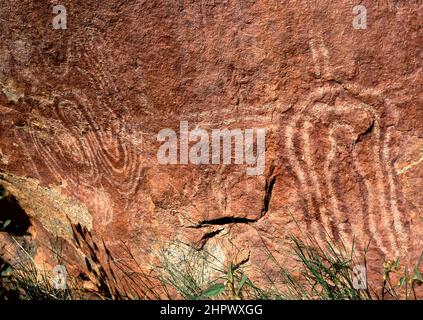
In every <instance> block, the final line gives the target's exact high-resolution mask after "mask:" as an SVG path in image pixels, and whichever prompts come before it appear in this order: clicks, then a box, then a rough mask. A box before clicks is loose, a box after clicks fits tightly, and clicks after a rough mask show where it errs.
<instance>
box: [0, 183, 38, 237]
mask: <svg viewBox="0 0 423 320" xmlns="http://www.w3.org/2000/svg"><path fill="white" fill-rule="evenodd" d="M30 226H31V221H30V219H29V216H28V215H27V214H26V212H25V210H24V209H22V207H21V206H20V205H19V202H18V200H16V198H15V197H14V196H13V195H11V194H8V192H7V191H6V190H5V189H4V188H3V187H2V186H0V232H7V233H9V234H11V235H14V236H24V235H28V234H29V233H28V229H29V227H30Z"/></svg>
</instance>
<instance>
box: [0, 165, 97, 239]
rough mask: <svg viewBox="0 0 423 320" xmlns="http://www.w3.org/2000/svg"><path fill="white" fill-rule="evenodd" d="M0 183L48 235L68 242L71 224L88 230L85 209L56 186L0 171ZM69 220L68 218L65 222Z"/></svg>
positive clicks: (88, 224) (87, 213) (70, 237)
mask: <svg viewBox="0 0 423 320" xmlns="http://www.w3.org/2000/svg"><path fill="white" fill-rule="evenodd" d="M0 184H1V185H3V186H4V187H5V188H6V189H7V190H8V192H9V193H10V194H12V195H13V196H14V197H15V198H16V199H17V200H18V202H19V205H20V206H21V207H22V208H23V209H24V210H25V212H26V214H27V215H28V216H29V217H30V218H33V219H37V220H38V221H40V223H41V224H42V225H43V227H44V228H46V229H47V230H48V231H49V232H51V233H52V234H54V235H56V236H59V237H62V238H64V239H67V240H70V239H72V237H73V235H72V228H71V225H70V223H69V220H70V221H71V222H72V223H73V224H77V223H79V224H81V225H82V226H84V227H86V228H87V229H88V230H91V229H92V217H91V214H90V213H89V212H88V209H87V208H86V207H85V206H84V205H82V204H80V203H78V202H77V201H76V200H74V199H72V198H70V197H68V196H66V195H65V194H64V193H63V192H62V189H61V187H60V186H51V187H43V186H41V185H40V184H39V182H38V181H37V180H36V179H32V178H26V177H19V176H15V175H13V174H8V173H4V172H0ZM68 218H69V219H68Z"/></svg>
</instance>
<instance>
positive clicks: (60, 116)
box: [0, 0, 423, 278]
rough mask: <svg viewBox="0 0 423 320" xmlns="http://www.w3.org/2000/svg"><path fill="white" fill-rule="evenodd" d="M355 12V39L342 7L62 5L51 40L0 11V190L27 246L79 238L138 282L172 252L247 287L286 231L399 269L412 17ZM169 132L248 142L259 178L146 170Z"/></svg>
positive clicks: (417, 215) (418, 54)
mask: <svg viewBox="0 0 423 320" xmlns="http://www.w3.org/2000/svg"><path fill="white" fill-rule="evenodd" d="M361 4H363V5H365V6H366V8H367V13H368V25H367V29H366V30H355V29H354V28H353V25H352V21H353V18H354V14H353V13H352V8H353V6H354V5H355V4H354V2H352V1H341V0H337V1H333V0H332V1H323V0H316V1H313V4H311V2H308V1H276V0H274V1H273V0H269V1H249V0H248V1H247V0H246V1H225V0H207V1H201V2H199V1H186V0H178V1H130V2H119V1H114V0H107V1H100V2H98V1H84V2H83V3H80V2H78V1H73V0H69V1H63V5H65V6H66V7H67V11H68V28H67V29H66V30H55V29H53V28H52V19H53V18H54V16H55V15H54V14H53V13H52V6H53V4H52V3H51V2H50V1H36V2H33V1H19V2H16V1H5V2H3V4H2V8H1V9H2V10H1V11H0V21H1V22H0V28H1V30H2V32H1V34H0V40H1V41H0V84H1V89H2V94H0V110H1V120H0V169H1V171H0V183H1V184H2V185H3V186H5V187H6V188H7V189H8V190H9V191H10V192H11V193H13V194H14V196H15V197H16V198H17V199H18V201H19V202H20V204H21V206H22V207H23V208H24V209H25V210H26V212H27V213H28V214H29V215H30V217H31V218H32V221H33V225H32V227H31V229H30V230H32V240H33V241H34V242H35V243H39V242H40V241H41V240H40V239H47V238H48V237H54V236H56V235H57V236H59V237H61V238H63V239H65V240H66V241H67V242H69V246H70V247H72V246H74V245H73V244H72V243H73V242H72V241H73V240H72V238H73V234H72V228H71V224H73V225H77V224H78V223H79V224H80V225H81V226H83V227H84V228H86V229H87V230H90V232H91V234H92V235H93V237H94V239H97V240H96V241H100V239H102V240H104V243H105V244H106V245H107V246H108V247H109V248H112V249H115V250H119V249H118V247H119V245H120V244H121V242H122V241H123V242H125V243H127V245H128V246H129V248H130V249H131V251H132V252H133V254H134V255H135V256H136V257H137V258H139V259H140V260H141V261H143V263H144V266H145V268H148V267H149V265H150V263H151V262H152V261H153V260H154V255H155V252H157V251H158V250H160V249H162V248H164V247H166V242H167V241H171V240H180V241H182V242H184V243H189V244H193V245H196V246H198V247H201V248H205V249H207V250H211V251H213V252H215V253H218V254H219V255H220V256H221V257H222V259H223V260H225V261H227V262H228V261H231V260H234V261H235V262H236V261H237V262H240V261H246V260H247V259H248V265H249V266H250V267H251V270H252V271H251V272H252V273H253V274H256V276H257V278H260V275H259V274H258V273H257V272H256V271H254V270H256V267H259V268H262V266H263V265H264V264H265V262H266V259H267V258H266V252H265V250H264V247H267V248H268V249H269V250H271V251H272V252H274V254H275V256H276V257H277V258H279V259H281V260H283V259H284V258H285V257H286V245H285V240H286V236H287V235H289V234H290V233H292V232H294V233H298V228H297V226H296V223H298V224H299V225H300V228H301V229H302V230H304V231H309V232H312V233H313V234H314V235H315V236H316V238H317V239H318V240H319V241H321V242H323V241H324V240H325V239H327V238H328V237H329V236H330V237H333V238H335V239H340V238H342V239H344V241H345V242H346V244H351V243H352V241H353V239H354V238H356V241H357V245H358V248H360V249H363V248H364V247H365V246H366V245H367V243H368V242H369V241H370V244H371V246H370V253H369V255H370V260H371V261H373V262H374V263H373V264H372V268H373V271H374V272H377V271H379V269H380V268H381V265H382V262H383V260H384V259H387V258H391V259H393V258H395V257H397V256H399V257H402V258H403V259H407V261H408V260H409V261H415V260H416V258H417V256H418V255H419V254H420V251H421V250H422V246H421V243H422V240H423V239H422V236H423V235H422V230H423V229H422V212H423V196H422V192H421V190H422V188H423V160H422V159H423V120H422V119H423V100H422V87H423V70H422V59H423V51H422V50H423V49H422V48H423V32H422V21H423V3H422V1H420V0H415V1H406V2H405V1H404V2H402V1H395V0H387V1H377V2H376V1H361ZM180 121H188V123H189V126H190V129H195V128H196V127H201V128H204V129H206V130H212V129H223V128H228V129H233V128H240V129H246V128H266V166H265V171H264V173H263V175H259V176H248V175H246V170H245V169H246V166H245V165H233V164H232V165H192V164H188V165H181V164H177V165H160V164H159V163H158V161H157V157H156V153H157V150H158V148H159V147H160V144H161V143H160V142H158V141H157V139H156V136H157V133H158V132H159V131H160V130H162V129H164V128H171V129H174V130H175V131H178V130H179V123H180ZM225 218H232V219H225ZM295 221H296V222H295ZM43 235H44V236H43ZM37 241H38V242H37ZM46 241H47V240H46ZM41 247H42V246H40V248H41ZM69 250H70V251H71V249H69ZM70 251H69V252H70ZM40 252H42V249H39V251H38V253H40ZM40 255H42V254H41V253H40ZM69 256H71V257H72V259H71V260H72V261H73V263H74V264H75V265H78V264H79V265H81V266H83V265H84V263H83V259H82V258H81V257H79V258H78V255H77V254H75V253H69ZM269 268H270V267H269Z"/></svg>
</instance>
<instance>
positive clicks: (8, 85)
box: [0, 77, 24, 103]
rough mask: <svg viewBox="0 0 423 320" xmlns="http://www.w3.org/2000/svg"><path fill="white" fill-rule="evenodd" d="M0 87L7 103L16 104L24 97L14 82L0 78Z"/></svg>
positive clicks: (21, 90) (21, 89)
mask: <svg viewBox="0 0 423 320" xmlns="http://www.w3.org/2000/svg"><path fill="white" fill-rule="evenodd" d="M0 86H1V88H2V91H3V93H4V95H5V96H6V98H7V100H8V101H11V102H14V103H16V102H18V101H19V99H20V98H22V97H23V96H24V90H23V88H22V87H21V86H19V85H18V84H17V83H16V81H15V80H13V79H11V78H4V79H3V77H0Z"/></svg>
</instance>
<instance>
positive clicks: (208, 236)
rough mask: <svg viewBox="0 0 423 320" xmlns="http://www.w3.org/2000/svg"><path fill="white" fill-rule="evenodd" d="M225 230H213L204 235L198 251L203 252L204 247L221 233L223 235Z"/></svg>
mask: <svg viewBox="0 0 423 320" xmlns="http://www.w3.org/2000/svg"><path fill="white" fill-rule="evenodd" d="M223 230H224V229H223V228H222V229H217V230H213V231H211V232H207V233H205V234H204V235H203V237H202V238H201V239H200V240H199V241H198V245H197V247H198V250H202V249H203V248H204V246H205V245H206V243H207V241H208V240H210V239H211V238H213V237H215V236H217V235H218V234H219V233H221V232H222V231H223Z"/></svg>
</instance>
